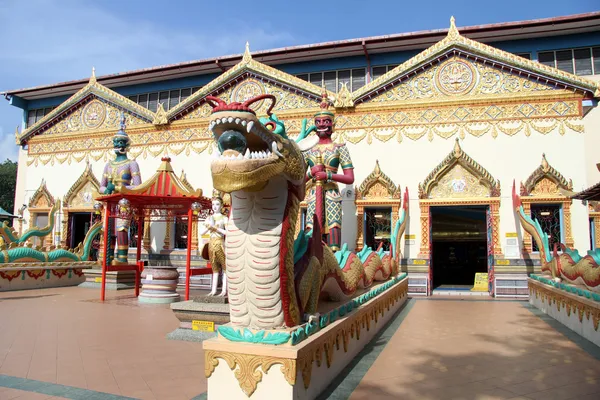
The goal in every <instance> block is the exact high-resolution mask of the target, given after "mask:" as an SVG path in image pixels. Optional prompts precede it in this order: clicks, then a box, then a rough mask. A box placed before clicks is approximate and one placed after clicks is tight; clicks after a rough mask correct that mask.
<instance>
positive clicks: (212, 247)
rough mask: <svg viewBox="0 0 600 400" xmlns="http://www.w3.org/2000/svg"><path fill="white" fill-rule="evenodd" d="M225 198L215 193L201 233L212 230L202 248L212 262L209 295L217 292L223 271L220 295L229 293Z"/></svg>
mask: <svg viewBox="0 0 600 400" xmlns="http://www.w3.org/2000/svg"><path fill="white" fill-rule="evenodd" d="M222 210H223V198H222V197H221V195H220V194H219V193H213V198H212V211H213V213H212V215H210V216H208V218H206V220H205V221H204V226H203V227H202V228H201V229H200V232H199V233H200V235H201V236H202V235H204V234H205V233H206V232H209V231H210V238H209V240H208V243H206V244H205V245H204V247H203V249H202V257H203V258H204V259H205V260H208V261H209V262H210V265H211V268H212V271H213V276H212V287H211V290H210V293H209V296H214V295H216V294H217V284H218V282H219V274H220V273H221V272H222V273H223V289H222V290H221V294H220V295H219V296H226V295H227V275H226V274H225V250H224V246H223V245H224V243H225V240H224V238H225V234H226V232H227V231H226V230H225V227H226V226H227V220H228V219H227V217H226V216H225V215H223V214H222Z"/></svg>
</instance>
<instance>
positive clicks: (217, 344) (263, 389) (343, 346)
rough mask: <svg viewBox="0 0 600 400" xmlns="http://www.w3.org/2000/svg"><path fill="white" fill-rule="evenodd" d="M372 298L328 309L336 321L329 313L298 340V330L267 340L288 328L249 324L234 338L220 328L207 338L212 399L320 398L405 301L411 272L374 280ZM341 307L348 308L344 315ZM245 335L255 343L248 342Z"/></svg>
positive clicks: (209, 382) (208, 371) (209, 394)
mask: <svg viewBox="0 0 600 400" xmlns="http://www.w3.org/2000/svg"><path fill="white" fill-rule="evenodd" d="M381 288H384V289H383V290H382V289H381ZM363 296H364V295H363ZM361 297H362V296H361ZM367 298H368V299H369V300H368V301H364V302H363V301H361V302H360V304H359V305H356V303H353V307H348V304H350V303H347V304H344V305H342V307H340V308H338V309H337V310H336V313H334V314H332V313H329V315H328V318H329V321H333V322H330V323H328V324H327V319H326V320H325V324H323V325H324V326H323V327H321V328H320V329H318V330H316V332H314V333H309V334H308V336H306V337H305V339H304V340H302V341H300V342H299V343H298V344H295V345H294V344H292V341H293V338H294V335H292V340H291V341H289V342H286V343H284V344H281V345H273V344H263V343H264V342H268V341H272V340H274V339H275V338H276V337H277V336H279V337H281V336H286V331H285V330H278V331H275V330H271V331H267V332H264V331H263V332H262V333H261V332H260V331H258V332H254V333H253V332H250V330H245V332H244V333H243V334H241V335H240V334H239V332H240V331H237V332H238V333H236V334H235V335H234V336H235V337H237V338H238V339H235V338H234V339H233V340H232V339H227V338H225V337H224V335H223V334H221V329H220V330H219V331H220V333H219V335H218V337H216V338H213V339H209V340H205V341H204V343H203V347H204V357H205V361H204V365H205V373H206V378H207V379H208V400H216V399H248V398H250V396H252V399H274V398H277V399H282V400H288V399H289V400H292V399H314V398H317V397H318V396H319V394H321V393H322V392H323V391H324V390H325V389H326V388H327V387H328V386H329V385H330V384H331V382H333V381H334V379H335V377H336V376H337V375H339V374H340V373H341V372H342V371H343V370H344V368H346V366H347V365H348V364H350V363H351V362H352V359H353V358H354V357H356V356H357V355H358V353H359V352H360V351H361V350H362V349H363V348H364V347H365V345H366V344H367V343H369V342H370V341H371V340H372V339H373V338H374V337H375V335H376V334H377V333H378V332H379V331H380V330H381V329H382V328H383V327H384V326H385V325H386V324H387V322H388V321H389V320H390V319H391V318H392V317H393V316H394V315H395V314H396V312H397V311H398V310H399V309H400V308H401V307H402V305H403V304H404V303H405V302H406V300H407V299H408V278H407V277H406V274H403V276H402V277H401V278H400V279H398V280H396V281H395V282H393V283H392V284H389V283H387V284H386V283H382V284H380V285H376V286H374V287H373V288H372V289H371V291H370V292H369V293H368V296H367ZM363 299H364V298H363ZM351 302H352V301H351ZM342 309H345V310H349V311H347V312H344V315H343V316H341V317H340V316H339V315H340V314H339V311H340V310H342ZM332 315H333V316H335V318H333V317H332ZM223 328H225V327H223ZM226 328H227V330H225V329H224V330H223V332H227V331H229V332H231V331H232V330H233V331H235V329H234V327H232V326H230V325H227V326H226ZM299 329H301V328H298V329H296V328H294V329H292V330H291V331H292V332H294V331H298V330H299ZM302 330H304V329H302ZM269 335H271V336H269ZM228 336H230V337H232V336H231V335H228ZM246 338H251V339H250V340H252V341H254V343H248V342H244V340H246ZM257 338H258V339H257ZM296 338H297V337H296ZM263 339H264V340H263ZM257 340H258V341H257ZM261 340H262V342H263V343H261V342H260V341H261Z"/></svg>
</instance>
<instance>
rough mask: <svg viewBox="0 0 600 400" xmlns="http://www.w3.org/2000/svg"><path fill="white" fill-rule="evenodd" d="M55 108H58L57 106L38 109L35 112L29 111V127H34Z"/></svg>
mask: <svg viewBox="0 0 600 400" xmlns="http://www.w3.org/2000/svg"><path fill="white" fill-rule="evenodd" d="M55 108H56V106H54V107H46V108H38V109H35V110H29V111H27V126H32V125H33V124H35V123H36V122H38V121H39V120H40V119H42V118H44V117H45V116H46V115H48V114H49V113H50V112H51V111H52V110H54V109H55Z"/></svg>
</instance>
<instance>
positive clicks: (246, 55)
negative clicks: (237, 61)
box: [242, 42, 252, 62]
mask: <svg viewBox="0 0 600 400" xmlns="http://www.w3.org/2000/svg"><path fill="white" fill-rule="evenodd" d="M250 60H252V54H250V43H249V42H246V50H245V51H244V55H243V56H242V62H250Z"/></svg>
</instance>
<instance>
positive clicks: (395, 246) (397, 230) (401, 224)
mask: <svg viewBox="0 0 600 400" xmlns="http://www.w3.org/2000/svg"><path fill="white" fill-rule="evenodd" d="M407 219H408V187H407V188H406V190H405V191H404V199H403V202H402V210H401V211H400V216H399V217H398V221H397V222H396V225H395V226H394V231H393V232H392V243H391V245H392V257H393V258H394V260H396V261H397V262H398V263H399V262H400V259H401V258H402V251H400V241H401V239H402V235H404V231H406V221H407Z"/></svg>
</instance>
